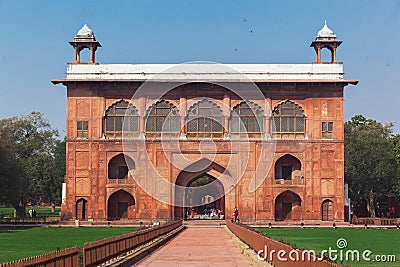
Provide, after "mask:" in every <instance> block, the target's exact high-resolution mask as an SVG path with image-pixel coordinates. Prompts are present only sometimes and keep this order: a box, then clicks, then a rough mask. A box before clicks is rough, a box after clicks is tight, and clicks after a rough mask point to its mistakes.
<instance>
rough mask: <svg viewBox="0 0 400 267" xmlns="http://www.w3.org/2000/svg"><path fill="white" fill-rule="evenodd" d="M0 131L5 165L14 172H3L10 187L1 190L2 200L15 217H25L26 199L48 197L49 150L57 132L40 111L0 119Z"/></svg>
mask: <svg viewBox="0 0 400 267" xmlns="http://www.w3.org/2000/svg"><path fill="white" fill-rule="evenodd" d="M0 133H1V134H2V138H4V139H3V140H2V143H3V146H2V147H3V150H6V151H7V153H6V154H7V160H8V163H9V164H10V165H8V166H9V168H11V170H12V172H14V174H12V175H10V174H7V170H5V172H4V173H5V174H7V175H5V176H4V177H5V179H6V180H7V184H6V186H7V187H8V188H12V190H6V191H4V192H2V193H1V194H2V199H3V202H5V203H7V204H10V205H12V206H13V207H14V208H15V210H16V213H17V216H18V217H25V216H26V214H25V207H26V203H27V202H28V201H38V200H49V199H51V190H49V185H50V184H51V181H53V180H54V156H53V152H54V148H55V145H56V141H57V139H56V137H57V136H58V131H57V130H55V129H52V128H51V125H50V123H49V122H48V120H46V119H45V118H44V117H43V115H42V114H41V113H39V112H32V113H31V114H29V115H26V116H18V117H12V118H8V119H3V120H0ZM4 143H6V144H8V146H5V145H4ZM3 160H4V159H3ZM13 178H14V179H13Z"/></svg>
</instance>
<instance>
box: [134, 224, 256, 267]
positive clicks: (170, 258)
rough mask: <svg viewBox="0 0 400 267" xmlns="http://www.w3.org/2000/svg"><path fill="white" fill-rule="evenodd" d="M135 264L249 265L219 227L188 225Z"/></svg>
mask: <svg viewBox="0 0 400 267" xmlns="http://www.w3.org/2000/svg"><path fill="white" fill-rule="evenodd" d="M136 266H151V267H156V266H162V267H175V266H193V267H198V266H199V267H200V266H213V267H219V266H221V267H227V266H252V265H251V264H250V262H249V260H248V259H247V258H246V256H244V255H242V254H241V253H240V251H239V249H238V248H236V247H235V245H234V244H233V241H232V240H231V238H230V236H229V234H228V233H227V232H226V230H225V229H224V228H222V227H202V228H194V227H193V228H192V227H189V228H187V229H186V230H184V231H183V232H182V233H180V234H179V235H178V236H177V237H175V238H174V239H173V240H172V241H170V242H169V243H168V244H166V245H164V246H163V247H161V248H160V249H158V250H157V251H155V252H153V253H152V254H151V255H150V256H148V257H147V258H145V259H144V260H143V261H141V262H139V263H137V265H136Z"/></svg>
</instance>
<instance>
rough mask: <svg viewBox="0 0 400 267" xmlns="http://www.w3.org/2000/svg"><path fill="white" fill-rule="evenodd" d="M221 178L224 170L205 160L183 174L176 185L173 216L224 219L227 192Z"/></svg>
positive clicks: (179, 176)
mask: <svg viewBox="0 0 400 267" xmlns="http://www.w3.org/2000/svg"><path fill="white" fill-rule="evenodd" d="M199 170H201V171H199ZM224 175H226V172H225V168H224V167H222V166H221V165H219V164H216V163H215V162H211V161H209V160H207V159H203V160H199V161H198V162H196V163H194V164H192V165H191V166H189V167H188V168H186V169H185V170H184V171H182V172H181V173H180V174H179V175H178V177H177V179H176V182H175V185H176V186H175V205H174V217H175V218H184V219H218V218H219V219H223V218H224V217H225V192H226V191H225V188H224V183H223V179H222V180H220V177H223V176H224ZM228 176H229V174H228ZM217 177H218V178H217Z"/></svg>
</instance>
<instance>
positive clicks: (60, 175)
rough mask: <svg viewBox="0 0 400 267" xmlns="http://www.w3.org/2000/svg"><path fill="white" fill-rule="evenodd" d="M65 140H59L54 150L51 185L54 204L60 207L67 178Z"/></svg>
mask: <svg viewBox="0 0 400 267" xmlns="http://www.w3.org/2000/svg"><path fill="white" fill-rule="evenodd" d="M65 153H66V147H65V138H64V140H62V141H61V140H57V142H56V146H55V148H54V180H53V182H52V184H51V187H50V188H51V192H52V197H51V199H52V202H53V203H55V204H57V205H60V204H61V194H62V183H63V182H64V177H65V171H66V167H65Z"/></svg>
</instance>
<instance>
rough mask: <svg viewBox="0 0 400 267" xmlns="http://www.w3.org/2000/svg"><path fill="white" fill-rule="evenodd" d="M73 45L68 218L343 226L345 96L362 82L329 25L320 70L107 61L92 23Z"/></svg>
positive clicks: (320, 41)
mask: <svg viewBox="0 0 400 267" xmlns="http://www.w3.org/2000/svg"><path fill="white" fill-rule="evenodd" d="M70 44H71V45H72V46H73V47H74V48H75V57H74V59H75V61H74V62H72V63H68V66H67V76H66V77H65V78H63V79H60V80H55V81H53V83H55V84H59V83H61V84H63V85H65V86H66V88H67V116H66V120H67V130H66V140H67V160H66V164H67V171H66V178H65V183H66V198H65V201H64V202H63V204H62V218H63V219H65V220H68V219H80V220H87V219H93V220H107V219H112V220H136V219H140V220H146V219H149V220H150V219H155V218H157V219H165V220H168V219H171V218H178V217H184V216H185V215H186V214H187V211H188V209H193V210H194V211H195V212H202V210H203V209H206V208H216V209H220V210H222V212H223V214H224V215H225V216H227V217H230V215H231V214H232V212H233V209H234V208H235V207H237V208H238V209H239V214H240V215H239V216H240V218H241V220H243V221H246V220H248V221H251V220H258V221H271V220H277V221H294V222H295V221H300V220H301V221H306V220H328V221H333V220H335V221H343V219H344V140H343V139H344V136H343V135H344V126H343V125H344V121H343V120H344V115H343V110H344V107H343V105H344V101H343V91H344V87H345V86H347V85H348V84H354V85H355V84H357V81H355V80H347V79H345V78H344V76H343V63H341V62H337V61H336V48H337V47H338V46H339V45H340V44H341V41H339V40H337V39H336V35H334V34H333V32H332V31H331V30H330V29H329V28H327V26H326V25H325V26H324V28H323V29H322V30H321V31H320V32H319V33H318V35H317V38H316V39H315V40H314V41H313V42H312V44H311V46H312V47H313V48H314V49H315V51H316V62H313V63H311V64H227V65H222V64H214V63H190V64H181V65H172V64H99V63H98V62H96V58H95V53H96V50H97V48H98V47H101V45H100V43H99V42H98V41H97V40H96V39H95V37H94V34H93V31H92V30H90V29H89V28H88V27H87V26H85V27H84V28H82V29H81V30H80V31H79V32H78V34H77V35H76V36H75V37H74V41H71V42H70ZM86 48H87V49H90V51H91V52H90V55H91V56H90V61H89V62H81V58H80V56H79V53H80V51H81V50H82V49H86ZM321 49H328V50H329V51H330V52H331V61H330V62H321V58H320V53H321Z"/></svg>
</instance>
